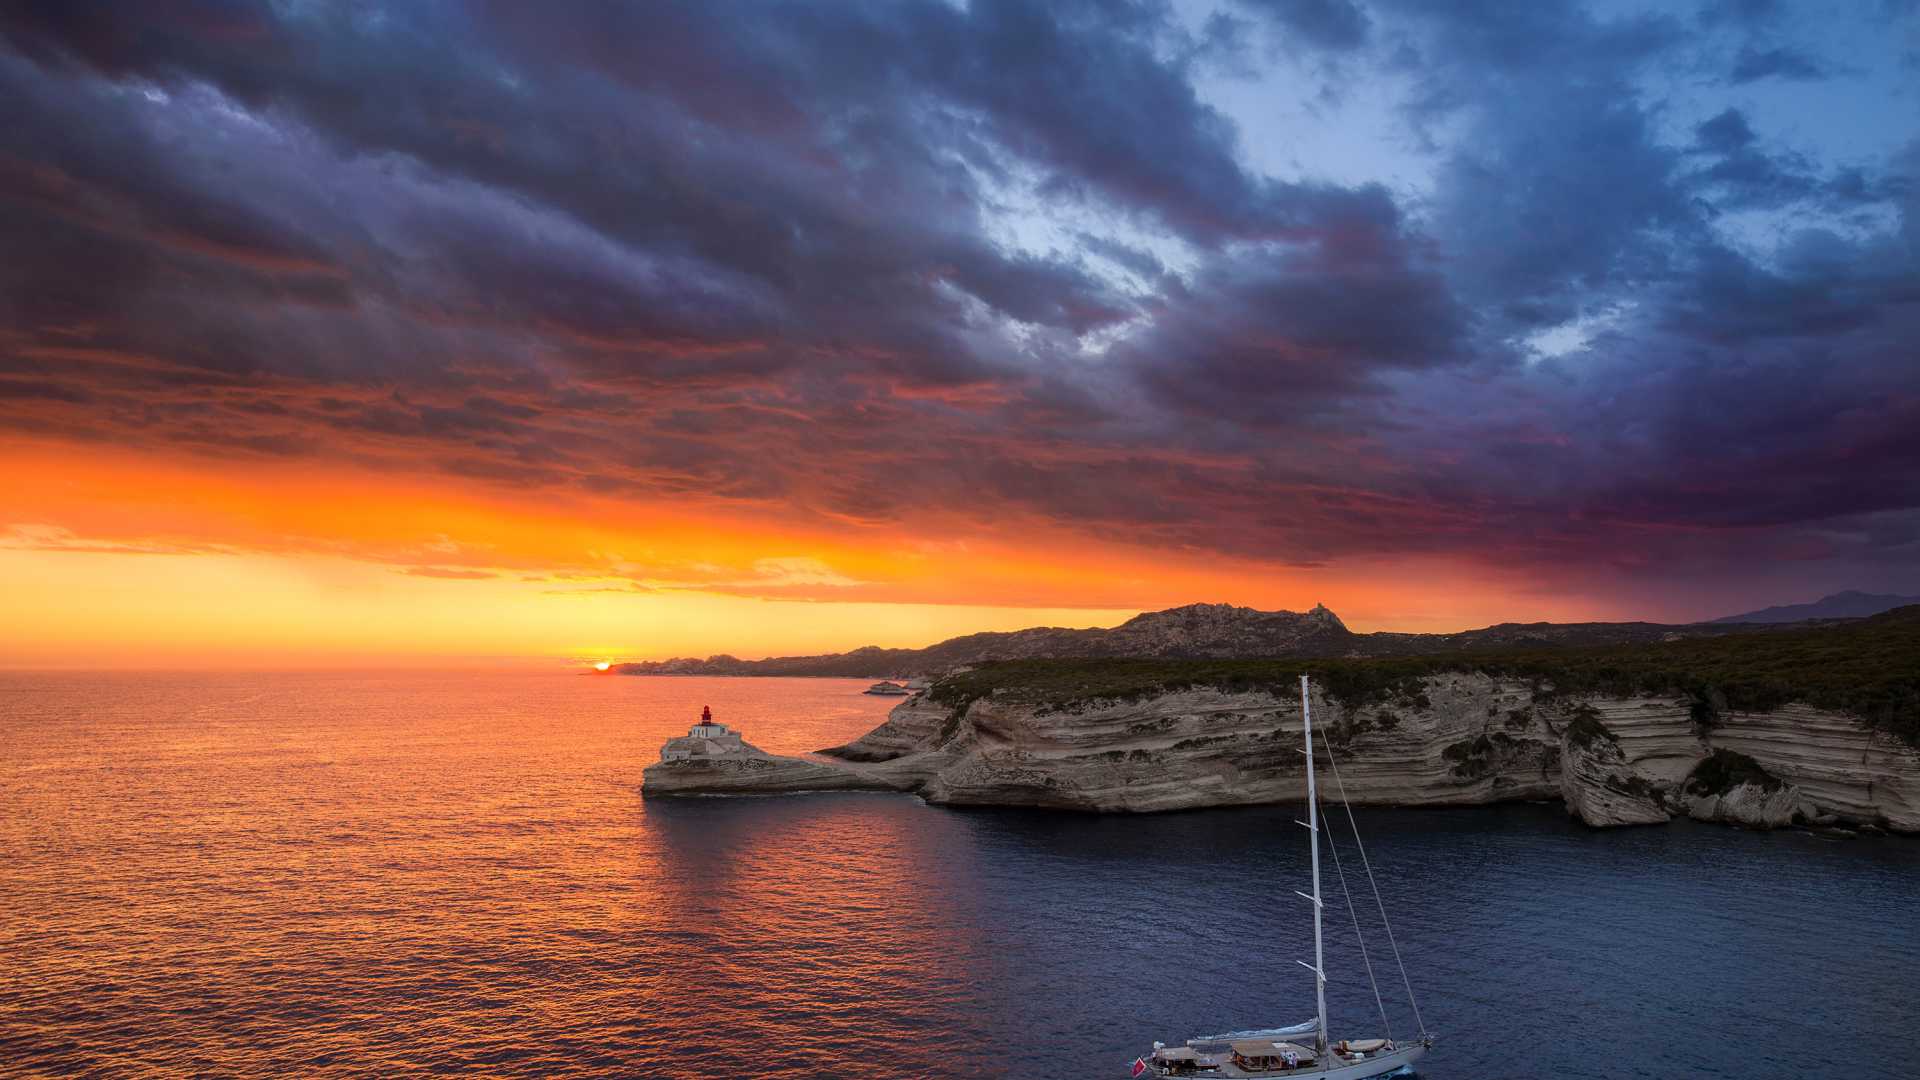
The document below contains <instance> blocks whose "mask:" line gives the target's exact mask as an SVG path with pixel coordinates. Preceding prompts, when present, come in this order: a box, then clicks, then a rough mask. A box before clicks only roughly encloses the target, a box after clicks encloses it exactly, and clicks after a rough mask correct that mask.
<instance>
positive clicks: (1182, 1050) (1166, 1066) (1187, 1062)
mask: <svg viewBox="0 0 1920 1080" xmlns="http://www.w3.org/2000/svg"><path fill="white" fill-rule="evenodd" d="M1153 1066H1154V1071H1155V1072H1157V1073H1159V1074H1160V1075H1161V1076H1204V1075H1209V1074H1212V1073H1214V1072H1216V1071H1217V1070H1218V1069H1219V1068H1220V1065H1219V1063H1218V1062H1216V1061H1215V1060H1214V1059H1213V1058H1211V1057H1209V1056H1208V1055H1206V1054H1202V1053H1201V1052H1200V1051H1198V1050H1195V1049H1194V1048H1193V1047H1191V1046H1162V1047H1159V1048H1157V1049H1155V1050H1154V1052H1153Z"/></svg>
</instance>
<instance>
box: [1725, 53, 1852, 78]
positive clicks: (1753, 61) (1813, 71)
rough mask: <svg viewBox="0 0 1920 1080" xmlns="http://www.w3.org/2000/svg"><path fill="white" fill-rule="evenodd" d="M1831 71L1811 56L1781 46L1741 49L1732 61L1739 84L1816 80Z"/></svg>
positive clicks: (1734, 76) (1733, 72)
mask: <svg viewBox="0 0 1920 1080" xmlns="http://www.w3.org/2000/svg"><path fill="white" fill-rule="evenodd" d="M1832 74H1833V73H1832V72H1831V71H1829V70H1828V69H1827V66H1826V65H1825V64H1822V63H1821V62H1820V61H1819V60H1817V59H1816V58H1814V57H1813V56H1812V55H1810V54H1808V53H1805V52H1802V51H1801V50H1799V49H1795V48H1792V47H1789V46H1785V45H1782V46H1778V47H1775V48H1771V49H1756V48H1752V47H1748V48H1744V49H1741V50H1740V55H1739V56H1738V57H1737V58H1735V60H1734V62H1733V71H1732V72H1731V73H1730V77H1731V78H1732V80H1733V81H1734V82H1735V83H1736V84H1738V83H1750V82H1758V81H1760V80H1761V79H1789V80H1797V81H1801V82H1816V81H1818V80H1820V79H1825V78H1828V77H1830V76H1831V75H1832Z"/></svg>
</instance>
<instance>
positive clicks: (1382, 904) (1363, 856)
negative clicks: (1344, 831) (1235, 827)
mask: <svg viewBox="0 0 1920 1080" xmlns="http://www.w3.org/2000/svg"><path fill="white" fill-rule="evenodd" d="M1327 764H1328V765H1330V766H1332V767H1333V783H1334V786H1336V787H1338V788H1339V789H1340V805H1341V806H1344V807H1346V810H1347V826H1348V827H1349V828H1351V829H1352V830H1353V846H1354V847H1357V848H1359V849H1360V865H1361V866H1364V867H1366V870H1367V884H1368V885H1370V886H1372V887H1373V902H1374V904H1375V905H1377V906H1378V907H1379V908H1380V925H1381V926H1383V927H1385V928H1386V931H1387V946H1388V947H1389V948H1391V949H1392V950H1393V962H1394V964H1395V965H1397V966H1398V967H1399V968H1400V984H1401V985H1402V986H1405V987H1406V988H1407V1004H1408V1005H1409V1006H1411V1007H1412V1008H1413V1022H1414V1024H1416V1025H1418V1027H1419V1028H1420V1034H1421V1035H1423V1036H1424V1035H1425V1034H1426V1033H1427V1024H1426V1021H1424V1020H1422V1019H1420V1003H1419V1002H1417V1001H1415V1000H1414V999H1413V980H1411V979H1409V978H1407V963H1406V961H1404V960H1402V959H1400V945H1399V943H1398V942H1396V941H1395V940H1394V939H1393V923H1392V922H1391V921H1389V920H1388V919H1387V904H1386V901H1384V900H1382V899H1380V883H1379V882H1378V881H1376V880H1374V877H1373V864H1372V863H1370V862H1368V861H1367V845H1366V843H1365V842H1364V841H1362V840H1361V839H1360V823H1359V822H1357V821H1355V820H1354V819H1353V803H1351V802H1349V801H1347V785H1346V781H1344V780H1341V779H1340V763H1339V762H1337V761H1335V760H1334V758H1333V747H1332V746H1331V745H1329V746H1328V747H1327Z"/></svg>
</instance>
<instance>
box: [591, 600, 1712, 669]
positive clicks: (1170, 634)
mask: <svg viewBox="0 0 1920 1080" xmlns="http://www.w3.org/2000/svg"><path fill="white" fill-rule="evenodd" d="M1742 629H1750V627H1745V626H1741V625H1739V624H1714V623H1694V624H1690V625H1685V626H1671V625H1666V624H1662V623H1645V622H1632V623H1500V624H1498V625H1495V626H1488V627H1484V628H1482V629H1479V630H1467V631H1462V632H1460V633H1456V634H1397V633H1373V634H1356V633H1354V632H1353V631H1351V630H1348V629H1347V627H1346V624H1345V623H1343V622H1341V621H1340V617H1339V616H1337V615H1335V614H1334V613H1333V612H1331V611H1329V610H1327V609H1326V608H1325V607H1324V606H1316V607H1315V608H1313V610H1311V611H1306V612H1295V611H1259V610H1256V609H1254V608H1248V607H1236V606H1234V605H1232V604H1188V605H1186V606H1185V607H1176V608H1168V609H1167V610H1165V611H1149V612H1145V613H1143V614H1140V615H1136V616H1134V617H1133V618H1131V619H1128V620H1127V621H1126V622H1124V623H1122V624H1120V625H1119V626H1116V627H1112V628H1110V629H1084V630H1076V629H1068V628H1065V627H1057V626H1045V627H1035V628H1032V629H1028V630H1014V631H1010V632H1001V633H980V634H967V635H965V636H962V637H956V638H949V639H948V640H946V641H942V642H940V643H939V644H937V645H931V646H928V647H927V648H924V649H882V648H878V647H875V646H871V645H869V646H867V647H865V648H861V649H855V650H853V651H852V652H844V653H828V654H824V655H818V656H779V657H770V658H768V659H765V660H742V659H740V658H738V657H735V656H728V655H725V654H721V655H718V656H709V657H707V658H706V659H704V660H701V659H695V658H681V659H674V660H656V661H647V662H644V663H629V664H618V665H615V667H614V668H613V669H612V670H613V671H614V672H615V673H616V674H621V675H805V676H842V677H849V678H869V677H873V678H877V677H881V676H905V675H938V674H942V673H944V672H948V671H953V670H956V669H958V668H963V667H972V666H974V665H977V664H984V663H990V662H994V661H1001V660H1034V659H1097V658H1108V657H1132V658H1144V659H1183V660H1195V659H1200V660H1252V659H1261V658H1271V657H1287V656H1292V657H1335V656H1350V657H1359V656H1412V655H1420V654H1426V653H1440V652H1456V651H1469V650H1480V649H1516V648H1556V647H1562V646H1569V645H1619V644H1629V643H1634V642H1656V641H1668V640H1673V639H1676V638H1681V637H1691V636H1702V635H1717V634H1726V633H1732V632H1735V631H1738V630H1742Z"/></svg>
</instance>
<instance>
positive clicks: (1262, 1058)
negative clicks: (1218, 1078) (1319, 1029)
mask: <svg viewBox="0 0 1920 1080" xmlns="http://www.w3.org/2000/svg"><path fill="white" fill-rule="evenodd" d="M1313 1062H1314V1055H1313V1051H1311V1050H1309V1049H1307V1048H1306V1047H1304V1046H1301V1045H1299V1044H1298V1043H1290V1042H1274V1041H1272V1040H1270V1039H1243V1040H1241V1041H1239V1042H1236V1043H1234V1044H1233V1063H1234V1064H1235V1065H1237V1066H1239V1067H1240V1068H1241V1069H1243V1070H1245V1071H1247V1072H1285V1071H1287V1070H1288V1069H1299V1068H1305V1067H1306V1066H1309V1065H1312V1064H1313Z"/></svg>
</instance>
